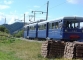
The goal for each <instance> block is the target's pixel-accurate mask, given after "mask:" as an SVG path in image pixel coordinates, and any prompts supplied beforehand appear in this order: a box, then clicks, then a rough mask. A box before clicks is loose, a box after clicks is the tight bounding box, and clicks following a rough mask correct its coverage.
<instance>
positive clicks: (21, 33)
mask: <svg viewBox="0 0 83 60" xmlns="http://www.w3.org/2000/svg"><path fill="white" fill-rule="evenodd" d="M13 36H14V37H18V38H19V37H23V30H20V31H19V32H18V33H15V34H13Z"/></svg>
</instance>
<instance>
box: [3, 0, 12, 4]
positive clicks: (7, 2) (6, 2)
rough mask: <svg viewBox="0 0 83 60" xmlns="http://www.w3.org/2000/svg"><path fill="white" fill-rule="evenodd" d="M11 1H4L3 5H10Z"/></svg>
mask: <svg viewBox="0 0 83 60" xmlns="http://www.w3.org/2000/svg"><path fill="white" fill-rule="evenodd" d="M12 2H13V1H6V0H4V4H12Z"/></svg>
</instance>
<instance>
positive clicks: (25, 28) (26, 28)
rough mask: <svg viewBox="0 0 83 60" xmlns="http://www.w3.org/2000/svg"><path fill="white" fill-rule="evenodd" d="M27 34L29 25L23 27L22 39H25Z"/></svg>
mask: <svg viewBox="0 0 83 60" xmlns="http://www.w3.org/2000/svg"><path fill="white" fill-rule="evenodd" d="M28 32H29V25H26V26H24V35H23V37H24V38H27V36H28Z"/></svg>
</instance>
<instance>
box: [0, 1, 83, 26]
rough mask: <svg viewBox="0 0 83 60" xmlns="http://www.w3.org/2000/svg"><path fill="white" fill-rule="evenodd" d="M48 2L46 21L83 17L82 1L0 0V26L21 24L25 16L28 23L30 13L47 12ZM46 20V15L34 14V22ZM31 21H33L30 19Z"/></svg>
mask: <svg viewBox="0 0 83 60" xmlns="http://www.w3.org/2000/svg"><path fill="white" fill-rule="evenodd" d="M47 1H49V8H48V20H52V19H56V18H60V17H64V16H81V17H83V0H0V25H1V24H4V23H5V18H6V23H7V24H12V23H15V22H21V21H20V20H23V18H24V14H25V21H26V22H29V15H34V14H33V13H32V11H43V12H46V11H47V9H46V8H47ZM40 19H46V13H43V14H42V13H41V12H36V14H35V20H36V21H37V20H40ZM31 21H34V18H32V20H31Z"/></svg>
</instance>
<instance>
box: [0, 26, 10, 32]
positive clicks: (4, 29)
mask: <svg viewBox="0 0 83 60" xmlns="http://www.w3.org/2000/svg"><path fill="white" fill-rule="evenodd" d="M0 31H1V32H6V33H9V31H8V29H6V28H5V27H4V26H0Z"/></svg>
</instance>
